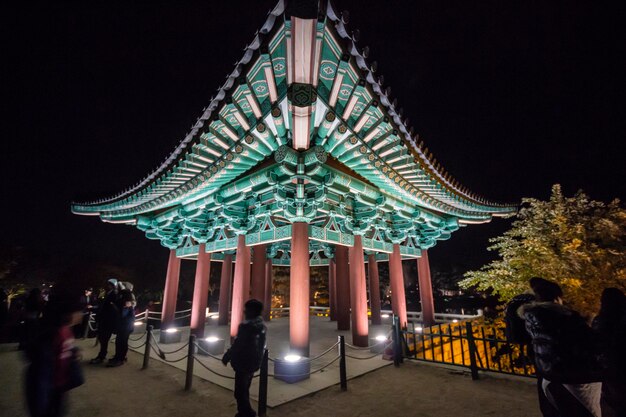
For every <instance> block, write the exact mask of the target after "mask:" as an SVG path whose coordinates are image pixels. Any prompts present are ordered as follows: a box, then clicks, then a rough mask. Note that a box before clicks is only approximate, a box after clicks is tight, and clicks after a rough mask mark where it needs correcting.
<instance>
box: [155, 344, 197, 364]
mask: <svg viewBox="0 0 626 417" xmlns="http://www.w3.org/2000/svg"><path fill="white" fill-rule="evenodd" d="M188 344H189V343H187V345H188ZM187 345H185V346H183V347H186V346H187ZM150 347H151V348H152V350H154V353H156V354H157V355H159V357H160V358H161V359H162V360H163V361H164V362H167V363H176V362H180V361H182V360H185V359H187V355H185V356H183V357H182V358H180V359H173V360H172V359H167V358H166V357H165V352H163V351H161V350H157V348H156V347H155V346H154V345H152V344H151V345H150ZM179 350H180V349H179Z"/></svg>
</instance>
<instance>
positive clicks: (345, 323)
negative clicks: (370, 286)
mask: <svg viewBox="0 0 626 417" xmlns="http://www.w3.org/2000/svg"><path fill="white" fill-rule="evenodd" d="M335 263H336V267H335V288H336V293H337V294H336V297H337V313H336V314H335V317H337V330H350V280H349V276H348V275H349V274H350V271H349V267H348V248H347V247H345V246H340V245H337V246H335Z"/></svg>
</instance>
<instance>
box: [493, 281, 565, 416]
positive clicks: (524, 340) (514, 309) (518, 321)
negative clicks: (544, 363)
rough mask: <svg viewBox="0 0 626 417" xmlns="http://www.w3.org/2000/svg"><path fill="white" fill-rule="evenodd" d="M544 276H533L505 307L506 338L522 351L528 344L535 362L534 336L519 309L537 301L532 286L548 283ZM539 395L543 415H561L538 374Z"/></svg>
mask: <svg viewBox="0 0 626 417" xmlns="http://www.w3.org/2000/svg"><path fill="white" fill-rule="evenodd" d="M548 282H549V281H546V280H545V279H543V278H539V277H533V278H531V279H530V280H529V281H528V285H529V287H530V288H529V289H528V290H527V291H525V292H523V293H522V294H519V295H516V296H515V297H513V298H512V299H511V301H509V303H508V304H507V305H506V308H505V309H504V322H505V325H506V327H505V331H504V334H505V336H506V340H507V342H509V343H513V344H518V345H520V348H521V349H522V351H523V350H524V346H526V352H527V355H528V356H527V357H528V359H529V360H530V362H534V360H535V353H534V351H533V345H532V338H531V337H530V335H529V334H528V332H527V331H526V322H525V320H524V319H523V318H522V317H520V316H519V314H518V311H519V309H520V308H521V307H522V306H524V305H527V304H531V303H534V302H536V301H537V299H536V297H535V293H534V292H533V290H532V288H534V287H537V286H539V285H542V284H543V283H548ZM537 396H538V398H539V410H541V415H542V416H543V417H559V412H558V411H557V410H556V408H554V406H553V405H552V403H550V401H549V400H548V398H547V397H546V395H545V393H544V391H543V378H542V377H541V375H537Z"/></svg>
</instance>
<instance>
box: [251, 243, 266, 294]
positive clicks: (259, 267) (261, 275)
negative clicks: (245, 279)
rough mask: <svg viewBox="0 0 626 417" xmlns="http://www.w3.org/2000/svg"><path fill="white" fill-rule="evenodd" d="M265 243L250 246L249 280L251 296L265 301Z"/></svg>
mask: <svg viewBox="0 0 626 417" xmlns="http://www.w3.org/2000/svg"><path fill="white" fill-rule="evenodd" d="M266 249H267V245H257V246H255V247H254V248H252V271H251V273H250V281H251V288H252V298H255V299H257V300H259V301H260V302H264V301H265V259H266V258H267V256H266V255H265V251H266Z"/></svg>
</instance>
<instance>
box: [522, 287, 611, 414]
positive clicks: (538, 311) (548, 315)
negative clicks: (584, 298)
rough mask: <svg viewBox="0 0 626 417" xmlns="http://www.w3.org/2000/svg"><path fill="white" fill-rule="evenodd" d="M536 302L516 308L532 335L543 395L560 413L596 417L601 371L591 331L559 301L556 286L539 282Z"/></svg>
mask: <svg viewBox="0 0 626 417" xmlns="http://www.w3.org/2000/svg"><path fill="white" fill-rule="evenodd" d="M533 292H534V293H535V297H536V299H537V301H536V302H534V303H530V304H526V305H524V306H522V307H520V310H519V313H520V316H522V317H523V318H524V320H525V321H526V330H527V331H528V333H529V334H530V336H531V338H532V345H533V350H534V353H535V367H536V369H537V374H538V375H539V376H540V377H542V378H543V388H544V392H545V394H546V397H547V398H548V399H549V400H550V402H551V403H552V404H553V405H554V406H555V407H556V409H557V410H558V411H559V413H560V414H561V415H562V416H567V417H579V416H580V417H600V390H601V385H602V383H601V382H600V380H601V372H600V368H599V364H598V361H597V349H596V347H595V340H596V338H595V336H594V332H593V330H592V329H591V328H590V327H589V326H588V325H587V323H586V321H585V319H584V318H583V317H582V316H581V315H580V314H578V313H577V312H576V311H574V310H572V309H570V308H568V307H565V306H564V305H563V304H562V303H563V301H562V298H561V297H562V294H563V292H562V290H561V288H560V287H559V286H558V285H557V284H556V283H553V282H550V281H545V280H543V282H541V283H539V284H538V285H536V286H535V287H534V288H533Z"/></svg>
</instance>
